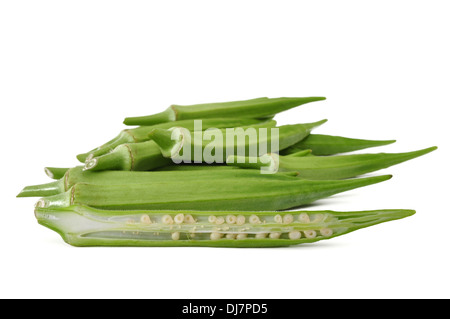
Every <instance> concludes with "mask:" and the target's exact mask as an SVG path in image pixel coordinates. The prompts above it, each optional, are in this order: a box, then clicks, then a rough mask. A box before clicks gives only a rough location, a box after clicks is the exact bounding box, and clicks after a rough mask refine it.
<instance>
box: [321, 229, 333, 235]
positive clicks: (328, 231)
mask: <svg viewBox="0 0 450 319" xmlns="http://www.w3.org/2000/svg"><path fill="white" fill-rule="evenodd" d="M320 234H321V235H322V236H325V237H330V236H331V235H333V230H332V229H331V228H322V229H321V230H320Z"/></svg>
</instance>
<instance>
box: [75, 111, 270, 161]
mask: <svg viewBox="0 0 450 319" xmlns="http://www.w3.org/2000/svg"><path fill="white" fill-rule="evenodd" d="M266 121H267V120H257V119H249V118H248V119H247V118H234V117H232V118H225V119H224V118H208V119H202V129H205V130H206V129H208V128H211V127H217V128H226V127H241V126H248V125H254V124H258V123H263V122H266ZM174 126H179V127H184V128H186V129H188V130H190V131H193V130H194V129H195V123H194V120H184V121H177V122H176V123H172V122H168V123H160V124H155V125H151V126H139V127H136V128H133V129H125V130H122V131H121V132H120V133H119V135H117V136H116V137H115V138H113V139H112V140H110V141H108V142H107V143H105V144H103V145H102V146H100V147H97V148H95V149H93V150H91V151H89V152H87V153H83V154H78V155H77V159H78V160H79V161H80V162H82V163H84V162H85V161H86V159H87V158H88V157H96V156H100V155H103V154H106V153H108V152H110V151H112V150H113V149H114V148H116V147H117V146H119V145H122V144H125V143H139V142H145V141H148V140H149V137H148V134H149V133H150V132H151V131H152V130H153V129H155V128H162V129H169V128H171V127H174Z"/></svg>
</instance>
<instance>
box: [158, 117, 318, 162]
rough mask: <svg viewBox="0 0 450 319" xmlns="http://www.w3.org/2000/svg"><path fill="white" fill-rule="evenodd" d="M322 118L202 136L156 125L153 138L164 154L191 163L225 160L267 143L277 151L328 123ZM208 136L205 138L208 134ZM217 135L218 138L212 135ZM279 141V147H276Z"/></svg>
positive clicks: (216, 131)
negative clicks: (307, 121) (302, 122)
mask: <svg viewBox="0 0 450 319" xmlns="http://www.w3.org/2000/svg"><path fill="white" fill-rule="evenodd" d="M326 121H327V120H322V121H318V122H314V123H307V124H294V125H282V126H279V127H276V128H274V129H275V130H276V131H274V129H270V130H265V131H262V130H253V131H250V132H247V131H244V130H239V131H236V130H234V131H233V129H225V130H219V129H218V130H215V131H210V132H208V131H205V132H198V134H200V138H198V139H196V136H195V133H194V137H191V132H189V131H187V130H185V129H183V128H177V127H175V128H172V129H170V130H163V129H155V130H153V131H152V132H151V133H150V136H151V138H152V139H153V141H155V143H156V144H157V145H158V146H159V147H160V149H161V153H162V155H163V156H164V157H167V158H172V159H173V160H176V161H178V162H181V161H184V162H187V163H191V162H195V163H202V162H205V163H225V161H226V159H227V157H228V156H229V155H233V154H242V155H249V154H251V153H253V154H255V155H257V154H260V153H261V149H260V148H261V147H262V146H263V147H264V150H265V151H264V152H263V154H264V153H266V152H271V151H272V152H273V151H274V152H277V151H278V150H280V149H285V148H287V147H289V146H290V145H293V144H295V143H297V142H298V141H300V140H302V139H304V138H305V137H306V136H308V134H309V133H310V132H311V130H312V129H314V128H315V127H317V126H319V125H321V124H323V123H325V122H326ZM207 134H208V135H209V137H208V138H205V136H206V135H207ZM212 136H214V139H213V140H212V141H210V140H211V139H212ZM274 142H275V150H272V148H273V147H274V144H273V143H274Z"/></svg>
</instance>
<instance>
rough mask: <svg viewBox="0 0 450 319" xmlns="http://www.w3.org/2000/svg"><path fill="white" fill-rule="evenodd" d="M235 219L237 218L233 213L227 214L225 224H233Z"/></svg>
mask: <svg viewBox="0 0 450 319" xmlns="http://www.w3.org/2000/svg"><path fill="white" fill-rule="evenodd" d="M236 220H237V218H236V216H234V215H227V217H226V221H227V224H234V223H236Z"/></svg>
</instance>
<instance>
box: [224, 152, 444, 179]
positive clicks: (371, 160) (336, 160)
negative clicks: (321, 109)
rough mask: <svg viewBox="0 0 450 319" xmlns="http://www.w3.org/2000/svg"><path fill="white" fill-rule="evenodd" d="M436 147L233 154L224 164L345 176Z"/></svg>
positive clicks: (305, 174)
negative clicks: (325, 153)
mask: <svg viewBox="0 0 450 319" xmlns="http://www.w3.org/2000/svg"><path fill="white" fill-rule="evenodd" d="M436 148H437V147H429V148H426V149H422V150H418V151H413V152H405V153H377V154H354V155H335V156H282V155H277V154H270V155H266V156H264V157H260V158H257V159H254V158H250V157H243V158H242V157H237V156H235V157H234V158H230V159H228V160H227V164H228V165H234V166H238V167H242V168H255V169H260V168H262V167H268V168H271V169H272V171H280V172H283V171H296V172H298V173H299V177H301V178H305V179H310V180H329V179H346V178H351V177H356V176H359V175H363V174H366V173H371V172H375V171H377V170H380V169H384V168H388V167H391V166H393V165H397V164H400V163H403V162H406V161H408V160H411V159H414V158H417V157H419V156H422V155H425V154H428V153H430V152H432V151H434V150H436Z"/></svg>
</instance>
